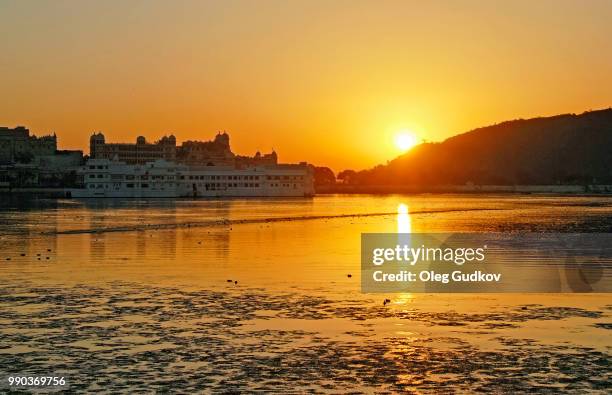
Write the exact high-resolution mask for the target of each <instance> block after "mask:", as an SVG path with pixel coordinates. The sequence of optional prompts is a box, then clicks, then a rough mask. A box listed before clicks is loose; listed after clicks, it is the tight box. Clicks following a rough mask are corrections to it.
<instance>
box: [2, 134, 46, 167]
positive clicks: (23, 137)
mask: <svg viewBox="0 0 612 395" xmlns="http://www.w3.org/2000/svg"><path fill="white" fill-rule="evenodd" d="M56 150H57V137H56V136H55V134H53V135H49V136H42V137H36V136H30V130H29V129H27V128H26V127H23V126H17V127H16V128H8V127H5V126H2V127H0V163H31V162H33V161H34V159H35V158H36V157H38V156H45V155H54V154H55V151H56Z"/></svg>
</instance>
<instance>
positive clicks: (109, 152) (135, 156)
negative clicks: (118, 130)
mask: <svg viewBox="0 0 612 395" xmlns="http://www.w3.org/2000/svg"><path fill="white" fill-rule="evenodd" d="M89 157H90V158H92V159H110V160H114V159H117V160H119V161H121V162H125V163H127V164H145V163H148V162H153V161H155V160H157V159H165V160H167V161H174V160H175V159H176V138H175V137H174V136H173V135H170V136H164V137H162V138H161V139H160V140H159V141H156V142H155V143H148V142H147V140H146V139H145V138H144V137H143V136H139V137H138V138H137V139H136V143H135V144H132V143H107V142H106V140H105V138H104V135H103V134H102V133H101V132H98V133H94V134H93V135H92V136H91V137H90V138H89Z"/></svg>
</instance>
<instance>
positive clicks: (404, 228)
mask: <svg viewBox="0 0 612 395" xmlns="http://www.w3.org/2000/svg"><path fill="white" fill-rule="evenodd" d="M410 227H411V226H410V214H408V206H407V205H406V204H404V203H400V204H399V205H398V206H397V233H410Z"/></svg>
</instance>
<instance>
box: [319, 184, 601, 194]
mask: <svg viewBox="0 0 612 395" xmlns="http://www.w3.org/2000/svg"><path fill="white" fill-rule="evenodd" d="M315 190H316V193H317V194H373V195H387V194H403V193H406V194H420V193H436V194H438V193H440V194H442V193H458V194H474V193H476V194H477V193H500V194H532V193H538V194H539V193H544V194H550V193H552V194H570V195H581V196H589V195H595V196H601V195H612V185H429V186H420V185H404V186H398V185H342V184H341V185H327V186H325V185H322V186H317V187H315Z"/></svg>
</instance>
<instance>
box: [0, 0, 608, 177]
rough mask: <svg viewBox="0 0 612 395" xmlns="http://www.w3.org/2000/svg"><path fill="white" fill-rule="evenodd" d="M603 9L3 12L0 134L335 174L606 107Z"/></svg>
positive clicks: (297, 5)
mask: <svg viewBox="0 0 612 395" xmlns="http://www.w3.org/2000/svg"><path fill="white" fill-rule="evenodd" d="M611 20H612V1H605V0H602V1H583V2H580V1H512V2H505V1H486V2H485V1H482V2H480V1H441V2H435V1H433V2H422V1H418V2H417V1H414V2H411V1H397V2H396V1H373V0H372V1H340V0H334V1H310V0H309V1H297V0H296V1H273V0H262V1H255V0H253V1H229V0H222V1H193V2H191V1H176V2H173V1H165V2H155V1H136V0H134V1H129V2H124V1H22V0H19V1H5V0H0V48H2V56H1V57H0V87H1V95H0V125H5V126H15V125H25V126H28V127H29V128H30V129H31V130H32V131H33V132H34V133H36V134H43V133H44V132H48V131H55V132H57V134H58V136H59V144H60V147H61V148H80V149H87V147H88V141H89V136H90V134H91V133H92V132H93V131H95V130H102V131H103V132H104V133H105V134H106V136H107V140H111V141H133V140H135V137H136V136H137V135H140V134H143V135H146V136H147V137H148V138H149V139H151V140H153V139H156V138H159V137H160V136H162V135H163V134H165V133H174V134H175V135H176V136H177V138H178V140H179V141H182V140H187V139H209V138H211V137H212V136H214V134H215V131H216V130H227V131H228V132H229V133H230V135H231V137H232V147H233V149H234V151H235V152H238V153H241V154H253V153H254V152H255V151H256V150H258V149H259V150H262V151H269V150H270V149H271V148H272V147H274V148H275V149H276V151H277V152H278V153H279V157H280V159H281V160H282V161H287V162H294V161H300V160H307V161H309V162H312V163H315V164H319V165H327V166H330V167H332V168H334V169H335V170H342V169H343V168H363V167H369V166H373V165H375V164H377V163H384V162H385V161H386V160H389V159H392V158H393V157H395V156H396V155H398V154H399V152H398V150H397V148H396V147H395V145H394V134H395V133H396V132H397V131H398V130H400V129H405V128H408V129H412V130H414V131H415V132H416V133H417V134H418V135H419V136H420V138H425V139H428V140H434V141H436V140H441V139H444V138H446V137H448V136H450V135H453V134H456V133H458V132H462V131H466V130H468V129H471V128H474V127H477V126H484V125H487V124H491V123H495V122H498V121H502V120H507V119H513V118H518V117H524V118H527V117H532V116H537V115H553V114H557V113H567V112H582V111H584V110H588V109H597V108H603V107H609V106H611V105H612V72H610V71H611V70H612V44H611V43H610V37H612V23H610V21H611Z"/></svg>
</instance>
